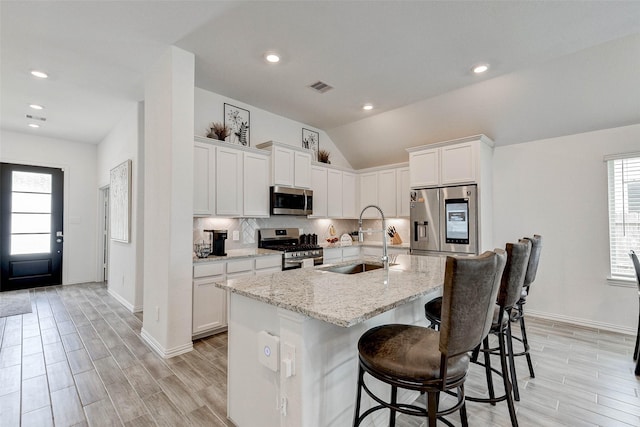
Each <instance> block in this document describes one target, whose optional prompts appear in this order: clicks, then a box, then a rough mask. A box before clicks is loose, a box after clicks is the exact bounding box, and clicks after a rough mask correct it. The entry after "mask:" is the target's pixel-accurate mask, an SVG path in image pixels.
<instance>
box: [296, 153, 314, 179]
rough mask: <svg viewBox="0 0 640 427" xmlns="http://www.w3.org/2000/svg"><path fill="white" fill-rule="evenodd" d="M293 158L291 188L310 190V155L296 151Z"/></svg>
mask: <svg viewBox="0 0 640 427" xmlns="http://www.w3.org/2000/svg"><path fill="white" fill-rule="evenodd" d="M293 158H294V162H293V165H294V167H293V186H294V187H298V188H311V153H306V152H304V153H303V152H300V151H296V152H294V155H293Z"/></svg>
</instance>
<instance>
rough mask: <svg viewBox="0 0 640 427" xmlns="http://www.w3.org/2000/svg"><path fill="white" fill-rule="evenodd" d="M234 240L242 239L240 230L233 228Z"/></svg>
mask: <svg viewBox="0 0 640 427" xmlns="http://www.w3.org/2000/svg"><path fill="white" fill-rule="evenodd" d="M233 240H236V241H237V240H240V232H239V231H238V230H233Z"/></svg>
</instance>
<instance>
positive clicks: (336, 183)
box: [313, 169, 344, 218]
mask: <svg viewBox="0 0 640 427" xmlns="http://www.w3.org/2000/svg"><path fill="white" fill-rule="evenodd" d="M342 177H343V172H342V171H339V170H335V169H327V216H328V217H329V218H343V217H344V214H343V206H342V200H343V198H342V194H343V191H344V188H343V186H342V185H343V184H342V181H343V178H342ZM315 194H316V193H315V191H314V192H313V195H314V197H315Z"/></svg>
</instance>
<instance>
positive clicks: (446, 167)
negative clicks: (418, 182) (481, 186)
mask: <svg viewBox="0 0 640 427" xmlns="http://www.w3.org/2000/svg"><path fill="white" fill-rule="evenodd" d="M440 150H441V151H440V184H441V185H449V184H464V183H473V182H476V180H477V179H476V158H477V154H476V152H475V151H476V150H475V144H473V143H472V142H466V143H463V144H454V145H450V146H445V147H442V148H441V149H440Z"/></svg>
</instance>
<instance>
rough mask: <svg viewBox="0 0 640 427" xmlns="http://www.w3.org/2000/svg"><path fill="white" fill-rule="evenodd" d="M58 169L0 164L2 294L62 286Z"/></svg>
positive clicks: (62, 177)
mask: <svg viewBox="0 0 640 427" xmlns="http://www.w3.org/2000/svg"><path fill="white" fill-rule="evenodd" d="M63 182H64V172H63V171H62V170H61V169H53V168H44V167H38V166H26V165H17V164H11V163H0V274H1V277H0V291H9V290H16V289H25V288H31V287H35V286H46V285H58V284H61V283H62V245H63V229H62V216H63Z"/></svg>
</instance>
